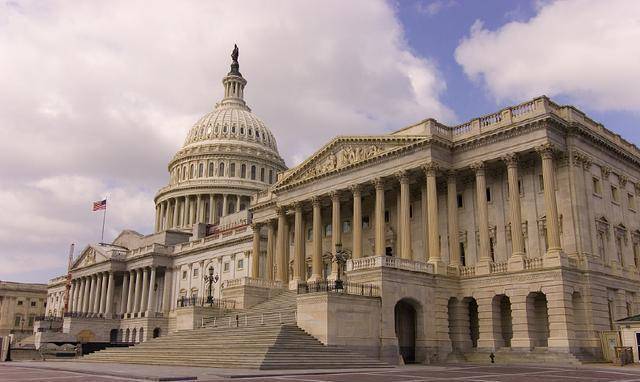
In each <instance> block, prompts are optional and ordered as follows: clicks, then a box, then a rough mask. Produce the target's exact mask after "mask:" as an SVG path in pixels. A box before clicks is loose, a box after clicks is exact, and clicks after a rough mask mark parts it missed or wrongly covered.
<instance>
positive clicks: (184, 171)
mask: <svg viewBox="0 0 640 382" xmlns="http://www.w3.org/2000/svg"><path fill="white" fill-rule="evenodd" d="M186 179H187V166H183V167H182V180H186Z"/></svg>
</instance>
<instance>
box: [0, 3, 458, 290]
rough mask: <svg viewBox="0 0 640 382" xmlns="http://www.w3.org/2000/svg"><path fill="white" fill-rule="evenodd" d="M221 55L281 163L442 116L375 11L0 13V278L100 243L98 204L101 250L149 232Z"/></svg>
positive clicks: (215, 93)
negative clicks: (97, 207)
mask: <svg viewBox="0 0 640 382" xmlns="http://www.w3.org/2000/svg"><path fill="white" fill-rule="evenodd" d="M233 43H238V45H239V47H240V69H241V71H242V73H243V74H244V76H245V77H246V78H247V80H248V81H249V84H248V86H247V89H246V98H247V101H248V103H249V104H250V106H251V107H252V108H253V110H254V112H255V113H256V114H257V115H258V116H260V117H261V118H262V119H264V120H265V122H266V123H267V125H268V126H270V128H271V130H272V131H273V133H274V134H275V135H276V137H277V139H278V144H279V148H280V152H281V154H282V155H283V157H285V159H286V160H287V162H288V163H289V164H290V165H292V164H295V163H296V162H299V161H300V160H301V159H302V158H304V157H305V156H307V155H309V154H310V153H311V152H312V151H313V150H315V149H317V148H318V147H319V146H321V145H322V144H324V143H325V142H326V141H327V140H328V139H330V138H331V137H333V136H335V135H338V134H377V133H382V132H384V131H388V130H391V129H397V128H400V127H403V126H405V125H407V124H409V123H412V122H415V121H418V120H420V119H422V118H425V117H428V116H433V117H437V118H439V119H441V120H445V121H447V120H448V121H451V120H453V119H454V115H453V113H452V112H451V110H450V109H448V108H447V107H446V106H445V105H443V104H442V102H441V101H440V98H439V96H440V93H441V92H442V91H443V90H444V89H445V83H444V81H443V80H442V78H441V76H440V75H439V73H438V70H437V69H436V67H435V66H434V64H433V63H432V62H431V61H429V60H428V59H427V58H423V57H418V56H416V55H415V54H413V53H412V52H411V51H410V50H409V48H408V47H407V44H406V42H405V40H404V35H403V30H402V27H401V26H400V23H399V21H398V19H397V18H396V16H395V14H394V9H393V8H392V7H391V6H390V5H389V4H388V3H386V2H383V1H375V2H374V1H350V2H343V1H337V0H336V1H333V2H322V3H312V2H296V1H270V2H263V1H246V2H199V1H193V2H191V1H185V2H180V3H176V2H169V1H157V2H153V5H152V6H150V4H149V2H146V1H109V2H65V1H51V2H39V1H33V2H30V1H24V2H3V3H2V4H0V57H2V58H3V59H2V60H0V83H1V84H2V86H1V87H0V136H1V137H2V139H0V179H2V182H1V183H0V211H3V212H2V214H0V247H2V248H3V253H2V255H1V256H2V260H3V261H2V263H3V266H2V267H0V278H13V279H20V278H21V267H22V266H25V265H26V264H27V263H28V264H33V266H34V267H35V268H36V269H42V273H40V275H41V276H42V277H43V279H44V278H45V277H49V276H53V275H54V274H55V273H57V272H60V271H61V270H62V269H63V267H64V264H65V260H64V259H66V255H67V249H68V245H69V243H70V242H71V241H75V242H77V243H78V246H79V247H80V248H81V247H83V246H84V244H85V243H86V242H87V241H96V240H97V239H98V238H99V217H98V216H97V215H96V214H92V213H91V212H90V211H89V208H90V206H91V202H92V201H93V200H97V199H99V198H100V197H102V196H103V195H104V194H109V204H110V206H109V211H108V212H107V214H108V215H107V223H108V232H107V233H108V235H107V237H108V238H112V237H113V236H114V235H115V234H116V232H117V231H118V230H120V229H122V228H133V229H137V230H140V231H145V232H148V231H149V230H150V229H151V227H152V223H153V213H154V208H153V202H152V196H153V194H154V193H155V191H156V190H157V189H158V188H159V187H161V186H162V185H163V184H165V182H166V181H167V178H168V177H167V173H166V164H167V162H168V161H169V159H170V158H171V156H172V155H173V154H174V152H175V151H176V150H177V149H178V148H179V147H180V145H181V144H182V142H183V141H184V137H185V135H186V132H187V131H188V129H189V127H190V126H191V124H192V123H194V122H195V121H196V120H197V119H198V118H199V117H200V116H201V115H203V114H204V113H206V112H208V111H209V110H211V109H212V107H213V105H214V103H215V102H216V101H218V100H219V99H220V98H221V95H222V86H221V84H220V81H221V78H222V76H224V75H225V74H226V73H227V72H228V70H229V61H230V59H229V54H230V50H231V48H232V46H233ZM299 131H304V134H305V135H304V137H301V136H300V134H299ZM51 259H62V260H61V261H53V260H51ZM40 260H42V261H40ZM54 264H55V265H54Z"/></svg>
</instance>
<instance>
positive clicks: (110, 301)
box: [104, 272, 115, 317]
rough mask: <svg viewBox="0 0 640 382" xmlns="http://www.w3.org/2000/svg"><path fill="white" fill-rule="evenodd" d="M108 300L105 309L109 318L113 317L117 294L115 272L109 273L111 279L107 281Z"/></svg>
mask: <svg viewBox="0 0 640 382" xmlns="http://www.w3.org/2000/svg"><path fill="white" fill-rule="evenodd" d="M107 280H108V281H107V282H108V284H107V300H106V303H105V307H104V314H105V315H106V316H107V317H109V316H110V315H111V313H112V312H111V310H112V307H113V293H114V292H115V290H114V289H115V288H114V285H113V281H114V280H113V272H109V278H108V279H107Z"/></svg>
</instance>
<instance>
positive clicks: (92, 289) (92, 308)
mask: <svg viewBox="0 0 640 382" xmlns="http://www.w3.org/2000/svg"><path fill="white" fill-rule="evenodd" d="M90 281H91V283H90V284H89V308H88V309H87V312H88V313H97V311H96V300H97V296H96V295H97V293H98V288H97V286H98V280H97V276H96V275H95V274H94V275H91V280H90Z"/></svg>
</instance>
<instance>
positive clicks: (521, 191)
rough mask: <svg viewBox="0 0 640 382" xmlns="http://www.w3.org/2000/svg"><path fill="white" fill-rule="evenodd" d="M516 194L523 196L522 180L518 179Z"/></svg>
mask: <svg viewBox="0 0 640 382" xmlns="http://www.w3.org/2000/svg"><path fill="white" fill-rule="evenodd" d="M518 194H520V196H524V187H522V180H521V179H518Z"/></svg>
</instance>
